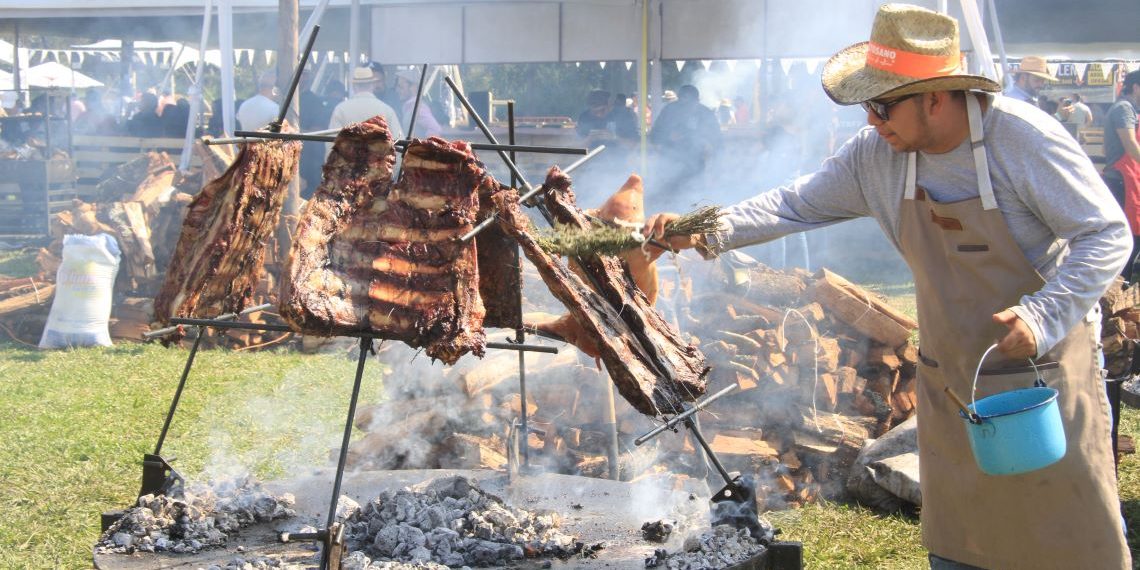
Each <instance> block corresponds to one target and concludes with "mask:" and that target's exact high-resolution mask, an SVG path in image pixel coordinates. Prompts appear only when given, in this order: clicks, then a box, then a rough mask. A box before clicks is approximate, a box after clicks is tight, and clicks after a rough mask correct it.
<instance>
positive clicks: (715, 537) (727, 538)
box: [645, 524, 765, 570]
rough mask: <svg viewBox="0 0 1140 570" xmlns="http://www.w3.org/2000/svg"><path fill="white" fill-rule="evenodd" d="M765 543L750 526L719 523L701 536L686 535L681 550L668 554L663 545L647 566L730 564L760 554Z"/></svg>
mask: <svg viewBox="0 0 1140 570" xmlns="http://www.w3.org/2000/svg"><path fill="white" fill-rule="evenodd" d="M764 550H765V547H764V545H762V544H760V543H759V542H757V541H756V539H754V538H752V535H751V534H749V533H748V530H747V529H737V528H733V527H731V526H729V525H723V524H722V525H717V526H715V527H713V528H712V530H710V531H706V532H704V533H702V534H701V535H699V536H691V537H689V538H686V539H685V544H684V547H683V548H682V551H681V552H676V553H673V554H669V553H668V552H667V551H666V550H664V549H659V550H657V551H656V553H655V554H654V556H652V557H650V558H648V559H646V560H645V567H646V568H667V569H668V570H705V569H707V568H727V567H729V566H732V565H734V564H739V563H741V562H744V561H745V560H748V559H750V558H753V557H755V556H759V555H760V554H761V553H762V552H764Z"/></svg>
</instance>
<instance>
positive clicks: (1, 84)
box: [0, 69, 12, 91]
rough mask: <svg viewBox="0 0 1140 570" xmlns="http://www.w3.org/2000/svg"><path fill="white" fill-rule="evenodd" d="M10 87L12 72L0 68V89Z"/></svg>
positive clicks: (3, 89)
mask: <svg viewBox="0 0 1140 570" xmlns="http://www.w3.org/2000/svg"><path fill="white" fill-rule="evenodd" d="M9 89H12V74H11V73H8V72H7V71H4V70H3V69H0V91H7V90H9Z"/></svg>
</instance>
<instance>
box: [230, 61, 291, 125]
mask: <svg viewBox="0 0 1140 570" xmlns="http://www.w3.org/2000/svg"><path fill="white" fill-rule="evenodd" d="M276 97H277V74H276V73H273V72H272V71H267V72H265V73H263V74H261V77H259V78H258V79H257V95H254V96H253V97H250V98H249V99H246V100H245V101H243V102H242V104H241V107H238V111H237V120H238V123H241V128H242V130H246V131H256V130H258V129H261V128H263V127H265V126H266V125H268V124H269V123H272V122H273V121H276V120H277V114H278V113H280V112H281V105H280V104H279V103H278V102H277V101H276Z"/></svg>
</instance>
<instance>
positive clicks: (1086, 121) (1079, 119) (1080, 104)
mask: <svg viewBox="0 0 1140 570" xmlns="http://www.w3.org/2000/svg"><path fill="white" fill-rule="evenodd" d="M1071 101H1072V107H1073V109H1072V111H1070V113H1069V122H1071V123H1073V124H1075V125H1077V128H1078V129H1081V128H1086V127H1091V126H1092V124H1093V114H1092V109H1089V106H1088V105H1086V104H1085V100H1084V98H1083V97H1081V94H1080V93H1073V95H1072V99H1071Z"/></svg>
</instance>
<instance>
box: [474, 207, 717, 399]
mask: <svg viewBox="0 0 1140 570" xmlns="http://www.w3.org/2000/svg"><path fill="white" fill-rule="evenodd" d="M518 199H519V196H518V192H516V191H515V190H513V189H503V190H501V191H499V192H496V193H495V194H494V195H492V200H493V201H494V204H495V207H496V208H497V209H498V211H499V225H500V226H501V227H502V228H503V230H504V231H506V232H507V233H508V234H510V235H511V236H513V237H514V238H515V240H516V241H517V242H518V244H519V245H520V246H521V247H522V250H523V253H524V254H525V255H526V257H527V259H530V261H531V262H532V263H533V264H534V266H535V267H536V268H537V269H538V273H539V275H540V276H541V277H542V280H543V282H544V283H546V286H547V287H548V288H549V289H550V292H551V293H552V294H553V295H554V297H555V298H557V299H558V300H559V301H561V302H562V304H563V305H565V306H566V308H567V309H569V311H570V315H571V317H572V318H573V319H574V320H575V321H576V322H577V323H578V325H579V326H580V327H581V329H582V333H583V335H584V336H585V337H586V338H588V339H589V340H590V341H591V342H592V343H594V344H595V345H596V346H597V349H598V353H599V355H600V357H601V359H602V362H603V363H605V365H606V372H607V373H609V375H610V379H611V380H613V382H614V385H615V386H616V387H617V390H618V393H620V394H621V396H622V397H623V398H625V399H626V401H627V402H629V403H630V404H631V405H632V406H633V407H634V408H635V409H636V410H637V411H639V412H641V413H643V414H645V415H647V416H658V415H661V414H668V413H677V412H679V411H681V410H682V406H681V404H682V403H683V402H684V401H692V400H694V399H695V398H696V397H697V396H699V395H700V394H701V393H703V392H704V389H703V386H704V385H703V378H704V375H705V373H707V367H706V368H703V369H702V370H701V373H700V374H698V375H693V377H686V378H684V379H682V381H687V382H689V384H691V390H690V386H685V385H682V384H680V383H679V381H678V380H677V379H676V378H675V376H676V374H675V373H674V377H670V376H668V375H667V373H669V372H670V371H669V370H668V369H667V368H666V367H667V366H670V365H671V364H672V363H671V362H669V361H667V360H666V361H663V360H662V357H661V355H659V354H653V353H651V352H650V351H649V350H647V348H646V346H643V341H642V338H641V337H642V336H643V335H639V334H637V331H635V330H633V327H631V325H630V324H628V323H627V321H626V320H625V319H623V317H624V313H625V312H626V311H628V310H640V309H639V308H637V307H622V308H621V310H620V311H619V310H618V309H616V308H615V307H614V305H613V304H612V303H611V302H610V301H609V300H608V299H606V297H604V296H603V295H602V294H601V293H599V292H598V291H595V290H594V289H592V288H591V287H590V286H589V285H587V284H586V282H585V281H583V279H582V277H580V276H579V275H578V274H577V273H575V272H574V271H571V270H570V268H569V267H568V266H567V265H566V264H565V263H563V262H562V261H561V260H560V259H558V258H557V257H555V256H552V255H550V254H548V253H546V252H545V251H543V249H542V248H541V247H540V246H539V245H538V243H537V241H536V240H535V238H534V236H533V235H532V233H531V232H532V231H533V230H532V227H533V226H532V224H531V222H530V219H529V218H528V217H527V216H526V214H524V213H523V212H522V208H521V207H520V205H519V202H518ZM629 285H630V287H631V288H632V289H633V290H634V291H637V293H638V294H641V293H640V291H638V290H637V289H636V287H634V286H633V285H632V283H630V284H629ZM641 296H642V297H643V298H644V294H641ZM651 310H652V309H651ZM654 326H659V325H656V324H655V325H654ZM643 332H644V331H643ZM651 348H653V349H654V350H657V347H651ZM693 350H694V351H696V349H695V347H694V348H693ZM692 356H695V357H699V361H700V362H701V363H703V361H704V359H703V357H701V356H700V352H699V351H696V352H695V353H692ZM698 383H699V384H698ZM698 386H699V390H698Z"/></svg>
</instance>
